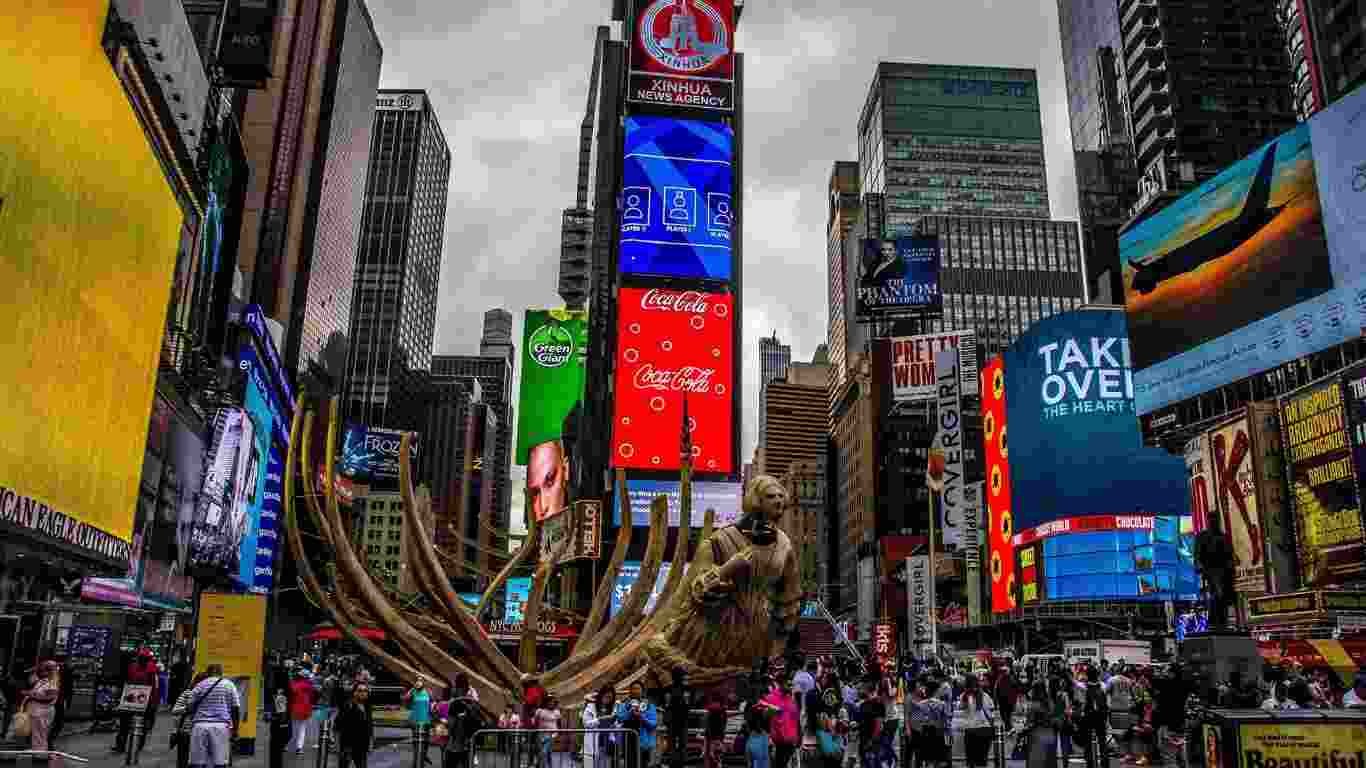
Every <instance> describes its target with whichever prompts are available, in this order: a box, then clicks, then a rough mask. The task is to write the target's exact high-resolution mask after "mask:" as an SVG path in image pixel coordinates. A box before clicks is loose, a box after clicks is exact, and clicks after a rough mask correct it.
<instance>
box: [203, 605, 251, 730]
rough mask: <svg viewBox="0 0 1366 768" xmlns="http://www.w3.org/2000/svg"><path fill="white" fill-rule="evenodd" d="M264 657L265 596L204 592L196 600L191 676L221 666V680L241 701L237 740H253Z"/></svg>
mask: <svg viewBox="0 0 1366 768" xmlns="http://www.w3.org/2000/svg"><path fill="white" fill-rule="evenodd" d="M265 655H266V596H265V595H229V594H223V593H219V592H205V593H204V594H203V595H201V596H200V598H199V625H198V626H197V627H196V628H195V652H194V668H195V672H203V671H204V670H205V669H206V668H207V667H208V666H209V665H210V664H222V665H223V676H224V677H226V678H228V679H229V680H231V681H232V682H233V684H234V685H236V686H237V695H238V696H240V697H241V698H242V719H241V721H240V722H239V723H238V724H237V737H238V738H239V739H244V740H251V739H255V738H256V721H257V720H259V719H260V718H259V717H257V713H258V712H260V711H261V702H262V698H261V697H262V695H263V694H262V688H263V686H264V684H265V683H264V680H263V678H262V674H263V673H262V667H263V666H264V665H265Z"/></svg>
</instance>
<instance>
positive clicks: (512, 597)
mask: <svg viewBox="0 0 1366 768" xmlns="http://www.w3.org/2000/svg"><path fill="white" fill-rule="evenodd" d="M506 590H507V591H506V592H505V593H504V595H505V596H504V598H503V621H506V622H508V623H509V624H515V623H517V622H519V621H521V620H522V607H523V606H525V605H526V601H527V600H528V599H529V598H530V597H531V577H530V576H518V577H515V578H511V579H508V580H507V585H506Z"/></svg>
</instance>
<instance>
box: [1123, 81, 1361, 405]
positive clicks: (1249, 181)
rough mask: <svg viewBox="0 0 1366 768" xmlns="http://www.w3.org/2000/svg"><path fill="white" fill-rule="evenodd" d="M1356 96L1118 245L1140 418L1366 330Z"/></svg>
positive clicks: (1142, 224) (1229, 171) (1182, 200)
mask: <svg viewBox="0 0 1366 768" xmlns="http://www.w3.org/2000/svg"><path fill="white" fill-rule="evenodd" d="M1363 109H1366V88H1358V89H1357V90H1356V91H1355V92H1354V93H1353V94H1351V95H1350V96H1347V97H1345V98H1343V99H1341V100H1339V101H1338V102H1337V103H1335V104H1334V105H1333V106H1331V107H1329V108H1328V109H1326V110H1324V111H1323V112H1320V113H1318V114H1317V115H1315V116H1314V117H1313V118H1311V119H1310V120H1309V122H1308V123H1305V124H1301V125H1300V126H1298V127H1296V128H1295V129H1294V130H1291V131H1288V132H1287V133H1284V134H1282V135H1280V136H1279V137H1277V138H1275V139H1273V140H1272V141H1270V142H1268V143H1267V144H1266V145H1264V146H1262V147H1261V148H1260V149H1258V150H1257V151H1256V152H1253V153H1252V154H1251V155H1248V156H1247V157H1245V158H1243V159H1242V160H1240V161H1239V162H1237V163H1235V164H1234V165H1232V166H1230V167H1229V168H1227V169H1225V170H1224V171H1223V172H1222V173H1220V174H1219V175H1218V176H1215V177H1214V178H1212V179H1210V180H1209V181H1207V182H1205V183H1204V184H1201V185H1200V186H1199V187H1197V188H1195V189H1194V190H1192V191H1191V192H1189V193H1187V194H1186V195H1185V196H1183V197H1181V198H1179V199H1178V200H1176V201H1174V202H1173V203H1171V204H1170V205H1168V206H1167V207H1166V208H1164V209H1163V210H1161V211H1160V212H1158V213H1156V214H1154V215H1153V216H1152V217H1151V218H1148V219H1145V220H1144V221H1142V222H1140V223H1139V224H1137V225H1136V226H1134V227H1132V228H1130V229H1129V230H1127V231H1125V232H1124V233H1122V235H1121V236H1120V243H1119V247H1120V259H1121V262H1122V264H1123V267H1124V283H1125V306H1126V308H1127V311H1128V316H1129V333H1130V338H1131V339H1132V340H1133V358H1134V398H1135V402H1136V405H1137V411H1138V413H1139V414H1140V415H1143V414H1148V413H1151V412H1153V411H1154V410H1156V409H1158V408H1161V407H1163V406H1165V405H1169V404H1171V403H1175V402H1178V401H1181V400H1185V399H1187V398H1190V397H1193V396H1195V395H1198V394H1200V393H1203V392H1208V391H1210V390H1212V389H1214V388H1216V387H1218V386H1221V385H1223V384H1228V383H1230V382H1234V381H1238V380H1240V379H1244V378H1246V377H1248V376H1252V375H1254V374H1257V373H1259V372H1262V371H1266V370H1268V369H1270V368H1273V367H1275V366H1277V365H1280V364H1282V363H1286V362H1289V361H1291V360H1294V359H1296V358H1298V357H1302V356H1304V355H1307V354H1311V353H1314V352H1318V351H1321V350H1323V349H1327V348H1329V347H1332V346H1334V345H1336V344H1340V343H1342V342H1345V341H1349V340H1351V339H1354V338H1356V337H1358V336H1360V335H1361V333H1362V329H1363V328H1366V204H1363V197H1362V192H1363V190H1366V170H1363V168H1366V124H1363V121H1361V120H1359V119H1358V117H1359V115H1360V114H1361V112H1362V110H1363Z"/></svg>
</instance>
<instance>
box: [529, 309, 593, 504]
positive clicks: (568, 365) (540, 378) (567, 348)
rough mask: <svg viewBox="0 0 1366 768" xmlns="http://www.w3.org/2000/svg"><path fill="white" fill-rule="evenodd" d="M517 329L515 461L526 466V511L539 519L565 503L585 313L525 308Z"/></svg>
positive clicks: (580, 385) (581, 367) (583, 354)
mask: <svg viewBox="0 0 1366 768" xmlns="http://www.w3.org/2000/svg"><path fill="white" fill-rule="evenodd" d="M523 328H524V329H525V330H524V334H525V335H524V336H523V338H522V368H521V370H522V386H521V397H520V399H519V400H518V401H517V402H518V405H517V417H518V418H517V463H518V464H525V465H526V468H527V489H528V490H529V491H530V498H531V506H532V509H531V510H530V514H533V515H534V516H535V518H536V519H537V520H541V521H544V520H545V519H547V518H549V517H551V516H552V515H556V514H558V513H559V512H561V511H562V510H563V509H564V508H565V505H566V504H567V503H568V490H569V483H568V481H569V476H570V471H569V461H570V457H569V455H568V453H567V452H566V451H565V444H564V435H565V431H566V429H569V428H572V425H571V424H569V423H568V422H570V421H571V420H573V419H574V418H576V417H577V414H578V413H579V412H580V409H581V405H580V404H581V403H582V401H583V386H584V363H585V362H586V361H587V360H588V313H587V312H571V311H567V310H562V309H528V310H527V312H526V323H525V325H524V326H523Z"/></svg>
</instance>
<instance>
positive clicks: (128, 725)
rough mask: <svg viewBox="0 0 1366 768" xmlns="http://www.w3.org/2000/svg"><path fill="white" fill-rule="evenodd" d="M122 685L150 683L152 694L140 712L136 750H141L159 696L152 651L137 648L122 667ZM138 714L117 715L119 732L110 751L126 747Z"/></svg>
mask: <svg viewBox="0 0 1366 768" xmlns="http://www.w3.org/2000/svg"><path fill="white" fill-rule="evenodd" d="M123 685H124V686H125V687H127V686H129V685H150V686H152V695H151V696H148V697H147V709H146V710H145V711H144V712H143V713H142V715H141V717H142V718H143V727H142V738H141V739H140V740H139V742H138V745H137V750H138V751H139V752H141V751H142V748H143V746H145V745H146V743H147V734H149V733H151V732H152V727H153V726H154V725H155V724H156V716H157V702H158V701H160V697H159V696H158V694H157V685H158V678H157V665H156V659H154V658H153V656H152V651H151V650H150V649H148V648H139V649H138V650H137V653H136V654H134V656H133V658H132V660H131V661H130V662H129V663H128V665H127V666H126V667H125V668H124V673H123ZM137 716H138V715H137V714H136V713H133V712H123V713H121V714H120V715H119V732H118V735H117V736H116V737H114V745H113V747H111V748H110V750H109V751H110V752H123V751H124V750H125V749H127V748H128V734H129V733H131V732H132V730H133V718H134V717H137Z"/></svg>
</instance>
